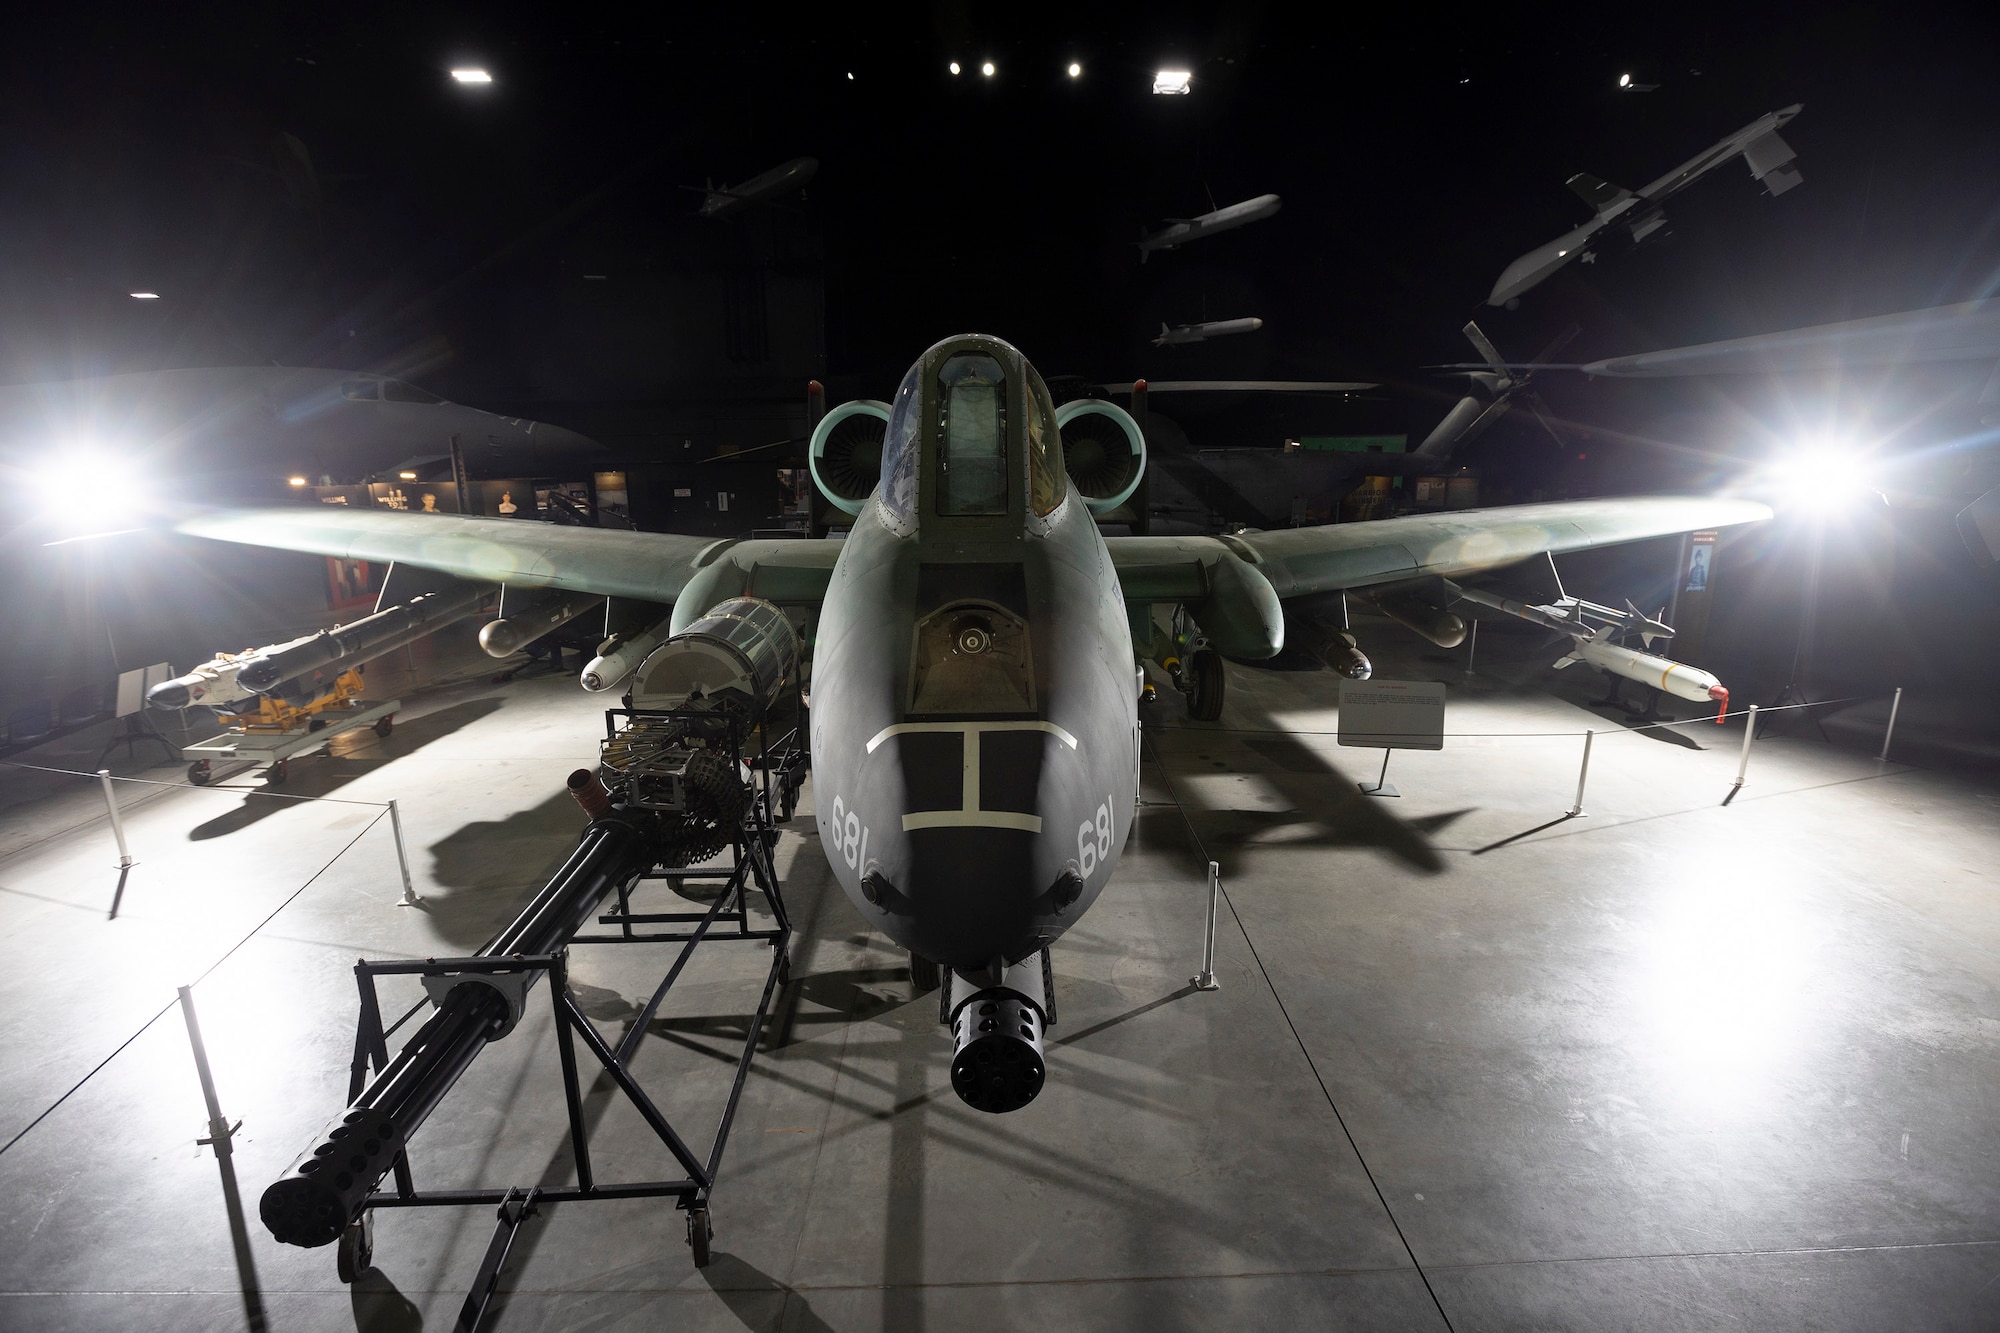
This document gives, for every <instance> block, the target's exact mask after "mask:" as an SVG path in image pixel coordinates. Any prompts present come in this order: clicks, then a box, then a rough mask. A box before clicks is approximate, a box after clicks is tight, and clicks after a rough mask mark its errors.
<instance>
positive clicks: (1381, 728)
mask: <svg viewBox="0 0 2000 1333" xmlns="http://www.w3.org/2000/svg"><path fill="white" fill-rule="evenodd" d="M1340 743H1341V744H1342V745H1358V746H1364V747H1366V748H1368V749H1374V750H1442V749H1443V748H1444V686H1443V685H1441V684H1439V683H1437V682H1435V681H1421V680H1343V681H1341V682H1340Z"/></svg>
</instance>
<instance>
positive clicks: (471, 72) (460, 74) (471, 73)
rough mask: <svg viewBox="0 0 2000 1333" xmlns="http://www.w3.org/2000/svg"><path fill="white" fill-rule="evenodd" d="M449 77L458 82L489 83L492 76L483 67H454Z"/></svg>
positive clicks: (491, 80)
mask: <svg viewBox="0 0 2000 1333" xmlns="http://www.w3.org/2000/svg"><path fill="white" fill-rule="evenodd" d="M451 77H452V78H454V79H456V80H458V81H459V82H460V83H491V82H493V76H492V75H491V74H488V73H487V72H486V71H485V70H483V69H455V70H453V71H452V72H451Z"/></svg>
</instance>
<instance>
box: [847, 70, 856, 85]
mask: <svg viewBox="0 0 2000 1333" xmlns="http://www.w3.org/2000/svg"><path fill="white" fill-rule="evenodd" d="M847 81H848V82H849V83H852V82H854V71H853V70H851V69H850V70H848V71H847Z"/></svg>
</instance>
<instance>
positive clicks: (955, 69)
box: [951, 60, 958, 74]
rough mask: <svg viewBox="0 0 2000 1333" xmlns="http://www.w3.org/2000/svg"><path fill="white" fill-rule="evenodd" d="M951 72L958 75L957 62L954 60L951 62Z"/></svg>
mask: <svg viewBox="0 0 2000 1333" xmlns="http://www.w3.org/2000/svg"><path fill="white" fill-rule="evenodd" d="M951 72H952V73H953V74H956V73H958V62H957V61H956V60H954V61H952V62H951Z"/></svg>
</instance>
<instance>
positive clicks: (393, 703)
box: [181, 699, 403, 787]
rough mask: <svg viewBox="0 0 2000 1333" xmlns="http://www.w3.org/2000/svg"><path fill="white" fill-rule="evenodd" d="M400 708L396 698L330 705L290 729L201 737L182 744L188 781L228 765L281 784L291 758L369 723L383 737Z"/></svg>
mask: <svg viewBox="0 0 2000 1333" xmlns="http://www.w3.org/2000/svg"><path fill="white" fill-rule="evenodd" d="M402 706H403V701H402V700H400V699H391V700H389V701H388V702H387V703H379V704H367V705H364V706H360V707H345V708H329V709H326V710H325V711H323V712H320V713H316V714H314V715H313V716H312V717H311V718H310V719H307V720H305V721H303V722H302V723H301V725H299V726H298V727H296V728H294V729H290V730H284V731H277V730H269V729H264V728H260V727H257V726H250V727H245V728H242V729H240V730H239V729H231V730H229V731H225V732H223V733H222V734H221V735H219V736H211V737H209V738H208V739H207V740H205V741H196V742H194V743H193V744H191V745H183V746H182V747H181V758H183V759H185V760H187V761H188V781H189V782H192V783H194V784H195V785H196V786H197V787H201V786H206V785H207V784H208V783H210V782H212V781H214V779H215V770H216V769H217V768H221V767H226V766H228V765H231V764H241V765H243V766H244V767H245V768H263V769H267V770H268V773H267V780H268V781H270V782H271V783H273V784H276V783H281V782H283V781H284V780H285V778H286V777H287V776H288V775H289V773H290V769H291V761H292V760H294V759H297V758H300V757H301V756H303V755H308V754H312V753H313V752H315V751H317V750H322V749H324V748H326V744H327V742H328V741H330V740H332V739H333V738H334V737H335V736H340V735H344V734H345V733H347V732H350V731H359V730H360V729H361V728H362V727H369V726H372V727H374V728H375V734H376V735H378V736H384V737H386V736H387V735H388V734H389V732H390V730H391V729H392V728H393V727H394V726H395V716H396V713H397V711H398V710H399V709H401V708H402Z"/></svg>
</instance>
